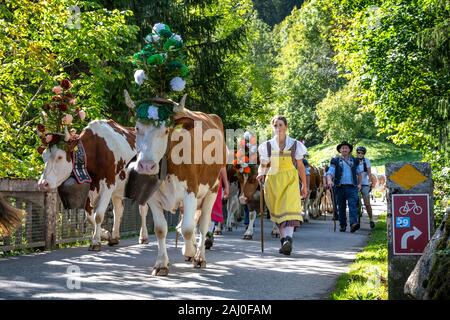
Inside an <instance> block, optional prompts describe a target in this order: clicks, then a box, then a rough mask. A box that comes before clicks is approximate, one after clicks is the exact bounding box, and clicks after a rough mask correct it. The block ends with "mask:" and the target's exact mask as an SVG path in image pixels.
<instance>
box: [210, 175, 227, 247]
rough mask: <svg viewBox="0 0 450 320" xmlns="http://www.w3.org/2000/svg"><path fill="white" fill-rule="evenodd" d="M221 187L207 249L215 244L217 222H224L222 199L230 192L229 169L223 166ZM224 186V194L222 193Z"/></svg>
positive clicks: (213, 214) (214, 208) (213, 213)
mask: <svg viewBox="0 0 450 320" xmlns="http://www.w3.org/2000/svg"><path fill="white" fill-rule="evenodd" d="M219 179H220V181H219V189H218V191H217V198H216V201H215V202H214V206H213V208H212V211H211V224H210V225H209V230H208V232H207V234H206V240H205V249H211V247H212V246H213V244H214V229H215V227H216V224H217V223H223V221H224V219H223V208H222V199H227V198H228V195H229V194H230V183H229V182H228V177H227V170H226V168H225V167H224V168H222V169H221V170H220V173H219ZM222 187H223V194H222Z"/></svg>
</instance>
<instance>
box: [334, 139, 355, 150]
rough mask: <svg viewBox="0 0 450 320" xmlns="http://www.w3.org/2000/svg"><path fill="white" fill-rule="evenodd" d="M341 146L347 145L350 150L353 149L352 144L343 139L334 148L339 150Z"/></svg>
mask: <svg viewBox="0 0 450 320" xmlns="http://www.w3.org/2000/svg"><path fill="white" fill-rule="evenodd" d="M342 146H348V147H349V148H350V152H352V151H353V146H352V145H351V144H350V143H348V142H347V141H343V142H341V143H340V144H338V146H337V147H336V150H337V151H338V152H341V147H342Z"/></svg>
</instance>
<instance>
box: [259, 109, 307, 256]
mask: <svg viewBox="0 0 450 320" xmlns="http://www.w3.org/2000/svg"><path fill="white" fill-rule="evenodd" d="M271 124H272V127H273V130H274V135H275V137H274V138H273V139H271V140H269V141H266V142H263V143H262V144H260V146H259V147H258V152H259V158H260V166H259V168H258V180H259V181H261V182H264V180H265V182H264V198H265V202H266V205H267V207H268V209H269V211H270V217H271V220H272V221H273V222H275V223H276V224H277V226H278V228H279V229H280V234H281V248H280V250H279V252H280V253H282V254H284V255H290V254H291V251H292V236H293V233H294V227H298V226H300V222H302V221H303V218H302V216H301V212H302V205H301V199H302V197H303V198H306V196H307V194H308V187H307V183H306V171H305V166H304V165H303V161H302V159H303V156H304V155H305V153H306V147H305V146H304V145H303V143H301V142H300V141H297V140H295V139H293V138H291V137H289V136H288V135H287V134H286V132H287V129H288V123H287V120H286V118H285V117H283V116H275V117H274V118H273V119H272V121H271ZM299 176H300V179H301V182H302V190H301V195H300V186H299Z"/></svg>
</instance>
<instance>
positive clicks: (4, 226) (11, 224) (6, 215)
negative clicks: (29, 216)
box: [0, 195, 26, 236]
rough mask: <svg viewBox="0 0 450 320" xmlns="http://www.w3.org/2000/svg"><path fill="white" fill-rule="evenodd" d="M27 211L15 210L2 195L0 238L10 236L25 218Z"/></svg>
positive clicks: (0, 201)
mask: <svg viewBox="0 0 450 320" xmlns="http://www.w3.org/2000/svg"><path fill="white" fill-rule="evenodd" d="M25 214H26V213H25V211H24V210H21V209H17V208H14V207H13V206H11V205H10V204H9V203H8V202H7V201H6V200H5V199H4V198H3V197H2V196H1V195H0V236H7V235H9V234H10V233H11V232H12V231H13V230H14V229H15V228H17V227H18V226H19V225H20V224H21V223H22V219H23V217H24V216H25Z"/></svg>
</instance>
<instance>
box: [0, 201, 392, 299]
mask: <svg viewBox="0 0 450 320" xmlns="http://www.w3.org/2000/svg"><path fill="white" fill-rule="evenodd" d="M374 208H375V214H376V215H378V214H379V213H380V212H382V211H385V205H383V204H381V203H380V202H379V201H378V202H377V204H376V205H375V207H374ZM265 222H266V223H265V252H264V254H263V255H262V254H261V252H260V241H259V239H260V237H259V230H260V229H259V224H258V225H257V228H256V230H258V232H255V237H254V240H252V241H244V240H241V238H242V235H243V232H244V229H243V227H240V228H239V229H238V230H237V231H236V230H234V231H232V232H224V235H223V236H216V238H215V243H214V247H213V248H212V250H210V251H207V255H206V258H207V268H206V269H193V268H192V265H191V264H189V263H187V262H184V258H183V256H182V255H181V248H180V247H181V246H180V243H179V246H178V248H175V234H174V233H173V232H172V233H171V234H170V235H169V239H168V253H169V257H170V261H171V267H170V274H169V276H168V277H152V276H150V273H151V269H152V266H153V264H154V262H155V259H156V254H157V245H156V242H155V241H154V240H155V238H154V236H153V238H151V239H150V240H151V243H150V244H148V245H139V244H137V238H132V239H126V240H122V241H121V243H120V245H119V246H116V247H112V248H110V247H108V246H104V247H103V251H102V252H99V253H93V252H89V251H87V248H85V247H83V248H68V249H61V250H55V251H53V252H44V253H37V254H30V255H25V256H19V257H11V258H3V259H0V299H256V300H259V299H263V300H264V299H274V300H277V299H327V298H328V296H329V293H330V292H331V291H332V290H333V288H334V285H335V283H336V279H337V277H338V276H339V275H340V274H342V273H344V272H346V271H347V270H348V266H349V264H350V263H351V262H352V261H353V260H354V258H355V255H356V253H357V252H358V251H359V250H361V248H362V247H363V246H364V244H365V243H366V240H367V236H368V234H369V233H370V229H369V226H368V221H367V218H366V217H365V218H364V219H363V224H362V228H361V229H360V230H359V231H357V232H356V233H354V234H351V233H350V232H346V233H341V232H339V231H338V230H337V232H333V223H332V221H331V220H330V217H328V219H327V220H326V221H324V220H313V221H311V222H310V223H306V224H304V225H303V226H302V227H301V228H300V229H299V230H297V232H295V234H294V251H293V253H292V255H291V256H283V255H280V254H279V253H278V249H279V245H280V244H279V239H272V238H271V237H270V229H271V223H269V221H268V220H265ZM181 241H182V240H181ZM70 266H72V268H73V267H74V266H75V268H76V267H79V270H80V274H79V277H78V278H77V277H75V279H79V280H80V281H81V283H80V288H79V289H77V288H74V289H69V288H68V286H67V284H68V283H69V285H70V286H71V287H73V286H74V285H73V284H74V282H73V281H71V278H69V275H72V277H73V274H71V273H67V270H68V267H70ZM75 276H76V275H75Z"/></svg>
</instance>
